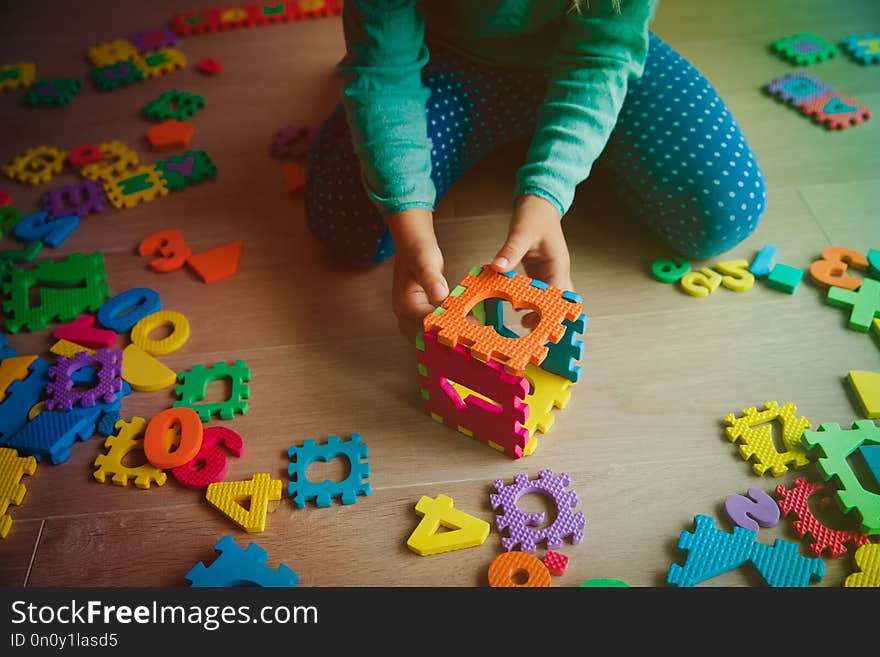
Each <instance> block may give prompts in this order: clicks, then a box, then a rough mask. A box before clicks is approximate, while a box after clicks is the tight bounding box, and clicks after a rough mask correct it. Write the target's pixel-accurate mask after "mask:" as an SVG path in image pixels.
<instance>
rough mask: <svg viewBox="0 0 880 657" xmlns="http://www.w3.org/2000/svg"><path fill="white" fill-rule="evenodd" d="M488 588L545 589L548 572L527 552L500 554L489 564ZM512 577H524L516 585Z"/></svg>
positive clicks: (548, 580) (538, 560) (542, 564)
mask: <svg viewBox="0 0 880 657" xmlns="http://www.w3.org/2000/svg"><path fill="white" fill-rule="evenodd" d="M488 576H489V586H492V587H505V588H547V587H549V586H551V585H552V583H551V581H550V571H549V570H547V566H545V565H544V563H543V562H542V561H541V560H540V559H538V557H536V556H534V555H532V554H529V553H527V552H502V553H501V554H499V555H498V556H497V557H495V560H494V561H492V563H491V564H489V573H488ZM514 577H518V578H522V577H525V581H524V582H522V583H518V582H517V581H516V580H515V579H514Z"/></svg>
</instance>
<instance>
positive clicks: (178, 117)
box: [141, 89, 205, 121]
mask: <svg viewBox="0 0 880 657" xmlns="http://www.w3.org/2000/svg"><path fill="white" fill-rule="evenodd" d="M204 107H205V99H204V98H203V97H202V96H199V95H197V94H191V93H189V92H187V91H180V90H179V89H172V90H171V91H166V92H165V93H163V94H161V95H160V96H158V97H157V98H154V99H153V100H151V101H150V102H149V103H147V104H146V105H144V106H143V108H141V111H142V112H143V113H144V116H146V117H147V118H148V119H151V120H153V121H167V120H169V119H173V120H175V121H186V120H187V119H189V118H192V117H193V116H194V115H195V114H197V113H198V112H199V111H201V110H202V109H203V108H204Z"/></svg>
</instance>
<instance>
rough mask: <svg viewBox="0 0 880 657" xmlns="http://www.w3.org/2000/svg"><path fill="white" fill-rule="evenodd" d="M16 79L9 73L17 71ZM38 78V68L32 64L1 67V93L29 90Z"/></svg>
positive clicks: (21, 63)
mask: <svg viewBox="0 0 880 657" xmlns="http://www.w3.org/2000/svg"><path fill="white" fill-rule="evenodd" d="M16 70H17V74H16V76H15V77H11V76H10V75H9V73H10V72H11V71H16ZM36 76H37V67H36V66H34V64H33V63H32V62H19V63H18V64H10V65H8V66H0V91H6V90H7V89H27V88H28V87H29V86H31V85H32V84H33V83H34V80H35V79H36Z"/></svg>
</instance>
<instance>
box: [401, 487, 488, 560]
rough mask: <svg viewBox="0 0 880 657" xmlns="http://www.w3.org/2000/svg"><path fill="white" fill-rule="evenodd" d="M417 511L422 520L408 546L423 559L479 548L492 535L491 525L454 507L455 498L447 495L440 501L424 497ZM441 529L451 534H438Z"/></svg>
mask: <svg viewBox="0 0 880 657" xmlns="http://www.w3.org/2000/svg"><path fill="white" fill-rule="evenodd" d="M415 509H416V513H417V514H419V515H420V516H422V519H421V521H420V522H419V524H418V525H417V526H416V528H415V529H414V530H413V533H412V534H410V536H409V538H408V539H407V541H406V546H407V547H408V548H409V549H410V550H412V551H413V552H415V553H416V554H418V555H419V556H422V557H426V556H428V555H431V554H441V553H443V552H451V551H453V550H462V549H464V548H469V547H476V546H477V545H482V544H483V543H485V542H486V537H487V536H489V529H490V528H489V523H488V522H486V521H485V520H481V519H480V518H477V517H475V516H472V515H470V514H469V513H465V512H464V511H461V510H459V509H456V508H454V506H453V500H452V498H451V497H449V496H447V495H438V496H437V497H436V498H431V497H429V496H427V495H422V497H421V498H419V501H418V502H417V503H416V507H415ZM441 526H443V527H445V528H446V529H447V530H448V531H444V532H438V531H437V530H438V529H439V528H440V527H441Z"/></svg>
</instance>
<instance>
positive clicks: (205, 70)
mask: <svg viewBox="0 0 880 657" xmlns="http://www.w3.org/2000/svg"><path fill="white" fill-rule="evenodd" d="M196 70H197V71H198V72H199V73H201V74H203V75H219V74H220V73H222V72H223V64H222V63H221V62H220V61H219V60H217V59H214V58H213V57H205V58H204V59H200V60H199V61H197V62H196Z"/></svg>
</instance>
